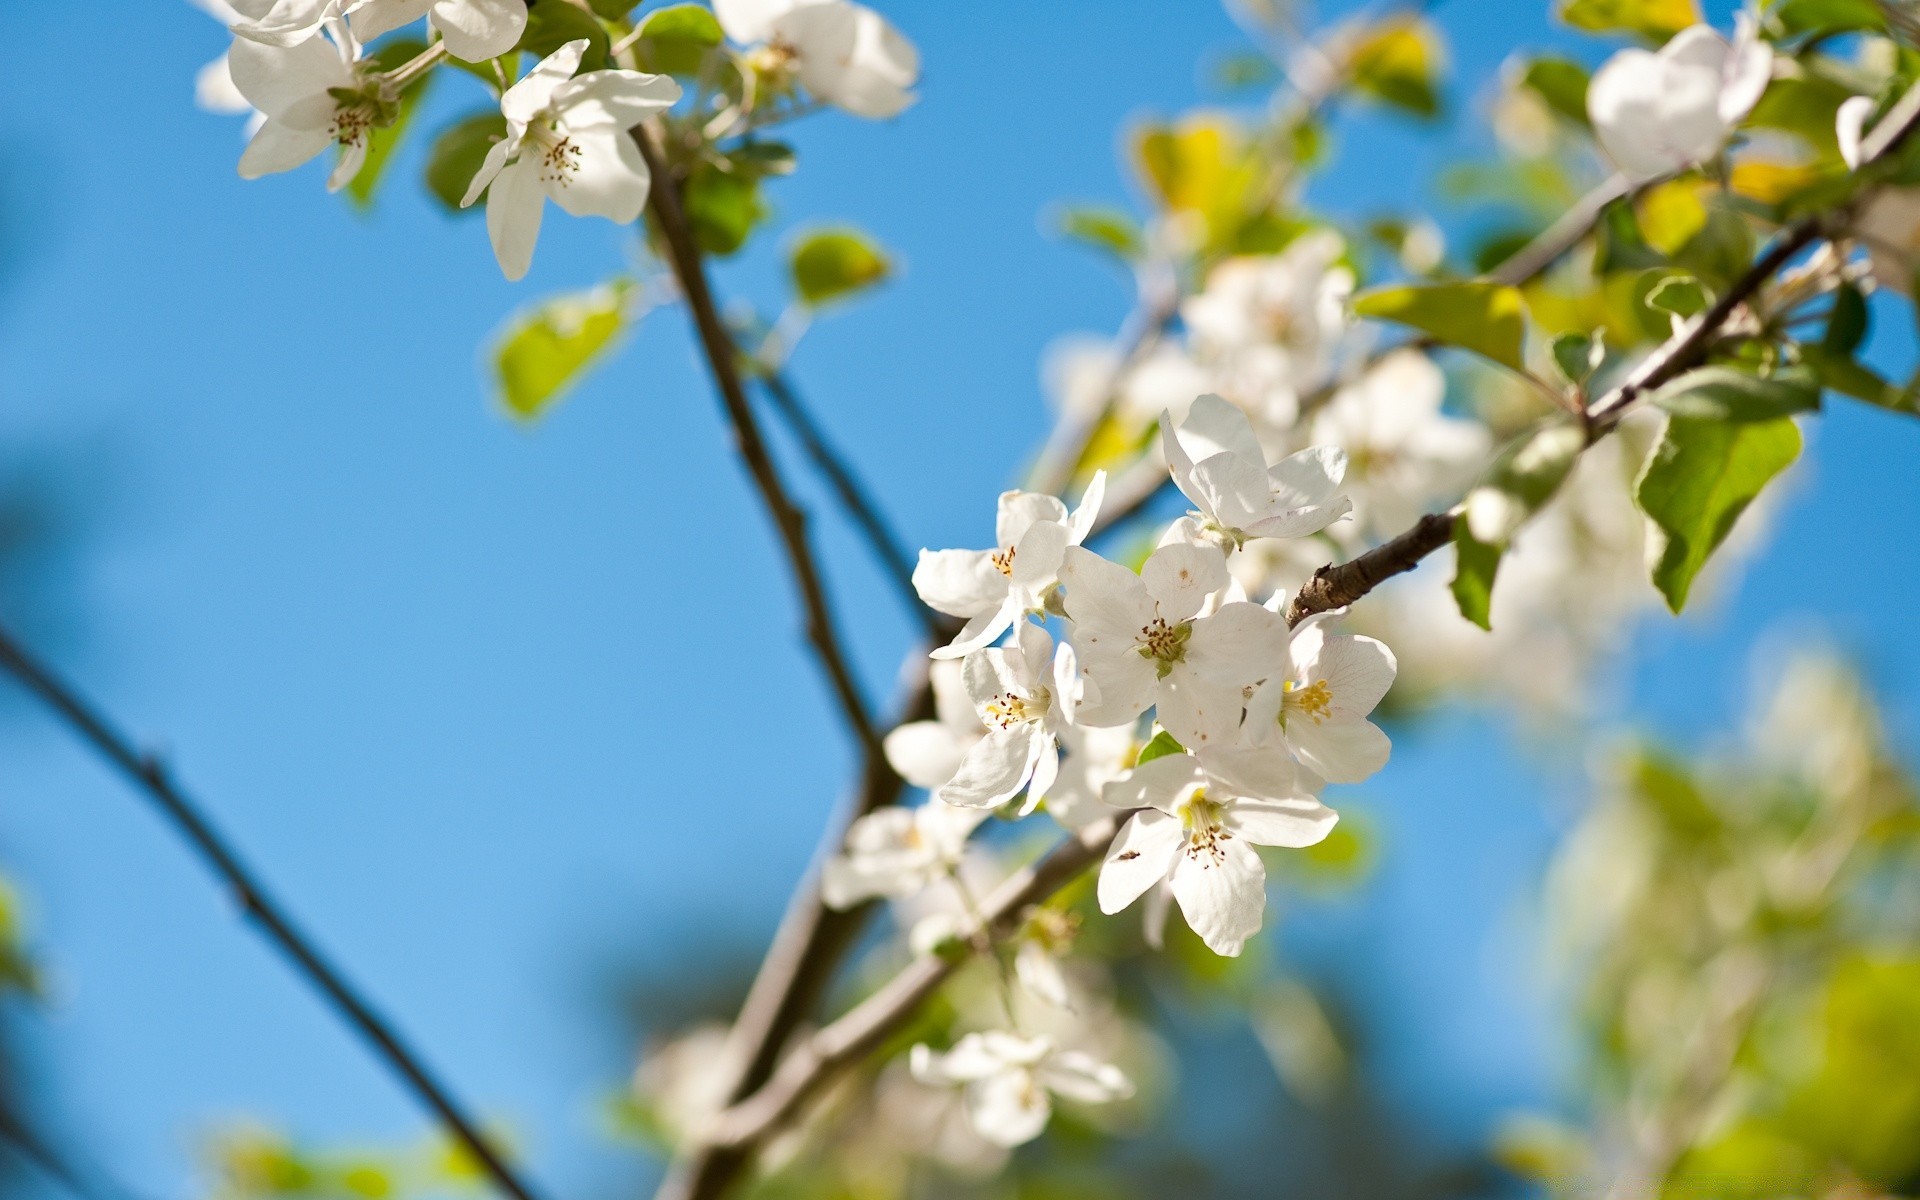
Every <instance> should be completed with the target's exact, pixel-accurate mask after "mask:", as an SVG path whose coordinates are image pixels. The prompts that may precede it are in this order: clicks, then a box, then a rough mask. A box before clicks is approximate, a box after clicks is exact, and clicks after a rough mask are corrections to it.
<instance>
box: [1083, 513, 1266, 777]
mask: <svg viewBox="0 0 1920 1200" xmlns="http://www.w3.org/2000/svg"><path fill="white" fill-rule="evenodd" d="M1060 578H1061V582H1062V583H1064V584H1065V585H1066V597H1065V605H1066V610H1067V616H1068V617H1069V618H1070V619H1071V620H1072V622H1073V624H1072V627H1071V636H1072V638H1073V646H1074V649H1075V650H1076V651H1077V652H1078V653H1079V656H1080V667H1081V672H1082V674H1083V675H1084V676H1085V683H1084V685H1083V691H1082V696H1081V702H1080V706H1079V708H1078V709H1077V710H1076V711H1075V713H1074V718H1073V719H1074V722H1075V723H1076V724H1081V725H1124V724H1129V723H1131V722H1132V721H1133V720H1134V718H1136V717H1138V716H1139V715H1140V714H1141V713H1143V712H1145V711H1146V710H1147V709H1148V708H1149V707H1153V708H1154V709H1155V711H1156V714H1157V715H1158V717H1159V720H1160V724H1161V725H1163V726H1165V727H1166V729H1167V730H1168V732H1170V733H1172V734H1173V736H1174V737H1176V738H1178V739H1179V740H1180V741H1181V743H1183V744H1184V745H1188V746H1204V745H1212V744H1220V743H1225V742H1230V741H1232V740H1233V738H1234V736H1235V734H1236V733H1237V732H1238V730H1239V728H1240V712H1241V704H1242V700H1243V698H1244V696H1245V691H1246V688H1247V687H1249V686H1250V685H1252V684H1254V683H1257V682H1258V681H1259V680H1260V679H1261V678H1262V677H1264V675H1265V673H1266V670H1267V669H1268V666H1269V665H1270V664H1273V663H1276V662H1278V661H1279V660H1280V656H1281V654H1283V653H1284V652H1285V649H1286V640H1287V624H1286V622H1285V621H1284V620H1282V619H1281V618H1280V617H1278V616H1276V615H1275V614H1273V613H1271V612H1269V611H1267V610H1266V609H1264V608H1261V607H1260V606H1259V605H1258V604H1250V603H1247V602H1246V601H1236V602H1231V603H1226V604H1221V605H1219V606H1218V608H1216V609H1215V610H1214V611H1213V612H1211V613H1209V614H1208V615H1205V616H1202V615H1200V612H1201V609H1202V608H1203V607H1204V606H1205V605H1206V604H1207V603H1208V601H1209V600H1210V599H1211V598H1212V597H1213V594H1214V593H1216V592H1220V591H1222V590H1224V589H1225V588H1226V587H1227V585H1228V582H1229V581H1228V577H1227V562H1226V557H1225V556H1224V555H1222V554H1221V552H1220V551H1219V550H1218V549H1216V548H1215V547H1213V546H1192V545H1184V544H1175V545H1169V546H1162V547H1161V548H1160V549H1158V550H1156V551H1154V552H1153V555H1152V556H1151V557H1150V558H1148V559H1147V561H1146V564H1145V565H1144V566H1142V567H1141V569H1140V574H1138V575H1135V574H1134V573H1133V572H1132V571H1129V570H1127V569H1126V568H1125V567H1123V566H1120V565H1119V564H1118V563H1112V562H1108V561H1107V560H1106V559H1104V558H1101V557H1100V556H1099V555H1097V554H1094V553H1092V552H1091V551H1088V550H1084V549H1081V548H1080V547H1078V546H1074V547H1070V548H1069V549H1068V550H1067V552H1066V559H1065V561H1064V562H1063V564H1062V566H1061V568H1060Z"/></svg>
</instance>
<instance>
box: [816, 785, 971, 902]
mask: <svg viewBox="0 0 1920 1200" xmlns="http://www.w3.org/2000/svg"><path fill="white" fill-rule="evenodd" d="M986 818H987V813H986V812H985V810H982V809H967V808H955V807H954V806H953V805H951V804H944V803H942V802H940V801H938V800H930V801H928V802H927V803H925V804H922V805H921V806H920V807H918V808H883V809H881V810H879V811H878V812H870V813H868V814H867V815H866V816H864V817H861V818H860V819H859V820H857V821H855V822H854V823H853V825H852V826H851V827H850V828H849V829H848V830H847V844H846V846H845V847H844V848H842V850H841V851H840V853H838V854H836V855H834V856H833V857H832V858H830V859H828V860H827V862H826V864H825V866H823V867H822V868H821V871H820V894H821V896H822V897H823V898H824V899H825V900H826V902H827V905H828V907H830V908H852V907H853V906H854V905H856V904H858V903H860V902H861V901H863V900H870V899H872V898H873V897H875V896H894V897H902V896H911V895H913V894H914V893H916V892H918V891H921V890H922V889H924V888H926V887H929V886H930V885H932V884H934V883H936V882H938V881H939V880H942V879H945V878H947V877H948V876H949V875H951V874H952V873H953V871H954V870H955V869H956V868H957V867H958V866H959V865H960V856H961V854H962V853H963V852H964V851H965V850H966V848H967V839H968V838H969V837H971V836H972V835H973V831H974V830H975V829H976V828H978V827H979V825H980V822H982V821H984V820H986Z"/></svg>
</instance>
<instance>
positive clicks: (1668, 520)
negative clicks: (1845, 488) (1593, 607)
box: [1634, 416, 1800, 613]
mask: <svg viewBox="0 0 1920 1200" xmlns="http://www.w3.org/2000/svg"><path fill="white" fill-rule="evenodd" d="M1799 454H1800V430H1799V429H1798V428H1797V427H1796V426H1795V425H1794V423H1793V421H1792V420H1791V419H1789V418H1786V417H1780V418H1776V419H1774V420H1771V421H1737V422H1736V421H1719V420H1711V419H1704V418H1699V417H1683V416H1674V417H1670V418H1668V420H1667V431H1666V435H1665V436H1664V437H1663V438H1662V439H1661V441H1660V445H1659V446H1658V447H1656V448H1655V449H1654V452H1653V454H1652V456H1651V457H1649V458H1648V459H1647V462H1646V465H1645V466H1644V467H1642V468H1641V469H1640V478H1639V479H1638V480H1637V481H1636V482H1635V483H1634V501H1635V502H1636V503H1637V504H1639V506H1640V511H1642V512H1644V513H1646V514H1647V516H1648V517H1649V518H1650V519H1651V520H1652V521H1653V524H1654V530H1652V531H1650V532H1649V536H1650V537H1651V538H1652V544H1651V545H1650V546H1649V561H1650V562H1651V563H1652V576H1653V583H1654V586H1655V587H1657V588H1659V589H1660V594H1661V595H1662V596H1665V597H1666V600H1667V607H1668V608H1670V609H1672V610H1673V611H1674V612H1676V613H1677V612H1679V611H1680V610H1681V608H1683V607H1684V606H1685V605H1686V602H1687V592H1688V591H1689V590H1690V589H1691V588H1692V587H1693V581H1694V578H1695V576H1697V575H1698V574H1699V573H1700V568H1701V567H1703V566H1705V565H1706V562H1707V559H1708V557H1709V556H1710V555H1712V553H1713V552H1714V550H1715V549H1717V548H1718V547H1719V545H1720V543H1721V542H1724V541H1725V540H1726V538H1727V535H1728V534H1729V533H1731V532H1732V531H1733V525H1734V522H1735V521H1736V520H1738V519H1739V517H1740V514H1741V513H1742V512H1744V511H1746V508H1747V505H1749V504H1751V503H1752V502H1753V498H1754V497H1755V496H1758V495H1759V494H1760V490H1761V489H1762V488H1764V487H1765V486H1766V485H1767V483H1768V481H1769V480H1771V479H1772V478H1773V477H1774V476H1776V475H1778V474H1779V473H1780V472H1782V471H1784V470H1786V469H1787V467H1788V466H1789V465H1791V464H1792V462H1793V460H1794V459H1795V458H1797V457H1799Z"/></svg>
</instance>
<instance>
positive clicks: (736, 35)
mask: <svg viewBox="0 0 1920 1200" xmlns="http://www.w3.org/2000/svg"><path fill="white" fill-rule="evenodd" d="M794 2H795V0H713V15H714V16H716V17H718V18H720V28H721V29H724V30H725V31H726V34H727V37H729V38H731V39H732V40H733V41H734V42H736V43H737V44H739V45H742V46H746V45H751V44H752V43H754V42H764V41H766V40H767V36H768V32H769V30H770V29H771V27H772V25H773V21H774V18H776V17H779V16H781V15H782V14H784V13H786V12H787V11H788V10H789V9H791V8H792V7H793V6H794Z"/></svg>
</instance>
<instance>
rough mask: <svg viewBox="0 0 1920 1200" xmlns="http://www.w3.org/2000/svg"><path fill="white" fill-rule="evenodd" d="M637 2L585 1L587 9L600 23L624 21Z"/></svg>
mask: <svg viewBox="0 0 1920 1200" xmlns="http://www.w3.org/2000/svg"><path fill="white" fill-rule="evenodd" d="M638 2H639V0H587V7H588V8H591V9H592V10H593V15H594V16H596V17H599V18H600V19H601V20H602V21H624V20H626V19H627V14H628V13H630V12H632V11H633V6H634V5H635V4H637V3H638Z"/></svg>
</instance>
